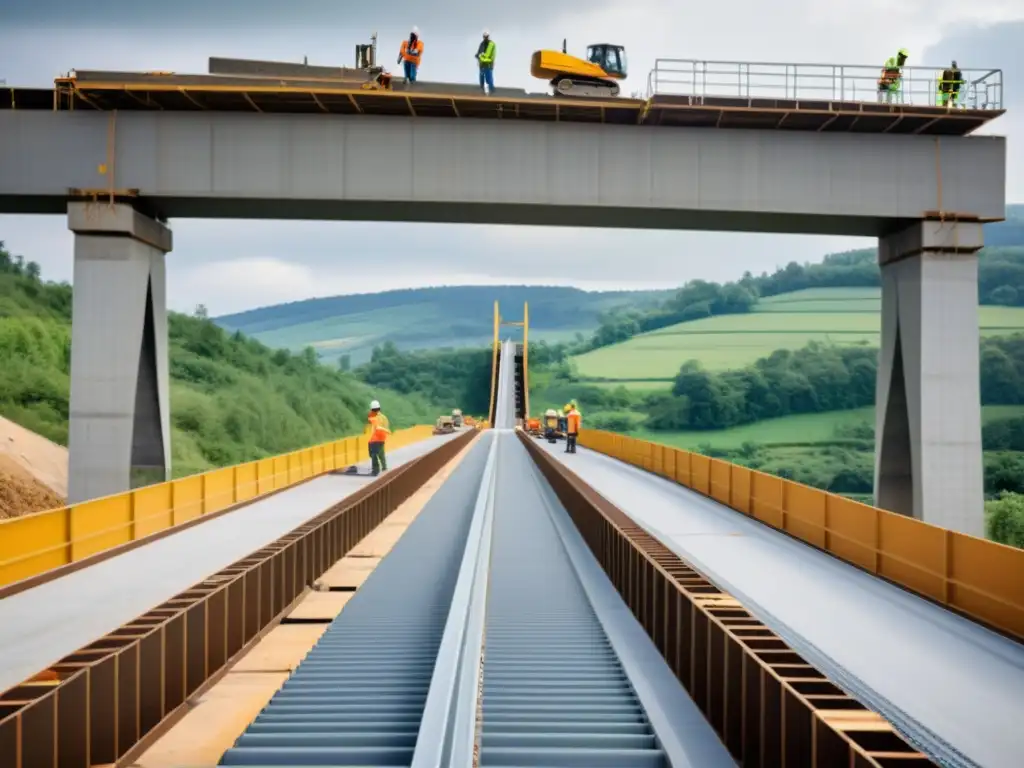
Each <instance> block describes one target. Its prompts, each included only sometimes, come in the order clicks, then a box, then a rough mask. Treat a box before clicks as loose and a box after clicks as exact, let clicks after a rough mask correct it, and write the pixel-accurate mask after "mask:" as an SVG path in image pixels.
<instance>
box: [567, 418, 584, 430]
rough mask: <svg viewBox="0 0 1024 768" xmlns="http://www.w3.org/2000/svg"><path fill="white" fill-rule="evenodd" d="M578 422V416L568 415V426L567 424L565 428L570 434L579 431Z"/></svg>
mask: <svg viewBox="0 0 1024 768" xmlns="http://www.w3.org/2000/svg"><path fill="white" fill-rule="evenodd" d="M580 421H581V419H580V415H579V414H578V413H570V414H569V417H568V424H567V427H568V429H569V431H570V432H574V433H575V432H579V431H580Z"/></svg>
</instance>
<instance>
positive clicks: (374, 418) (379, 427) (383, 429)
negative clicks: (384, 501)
mask: <svg viewBox="0 0 1024 768" xmlns="http://www.w3.org/2000/svg"><path fill="white" fill-rule="evenodd" d="M366 421H367V425H368V432H369V435H370V439H369V444H370V446H369V447H370V462H371V464H372V465H373V468H372V470H371V471H370V474H371V475H373V476H374V477H376V476H377V475H379V474H380V473H381V472H387V471H388V460H387V457H386V456H385V455H384V443H385V442H387V439H388V435H390V434H391V429H390V426H389V424H388V417H387V416H385V415H384V414H383V413H381V412H380V403H379V402H377V401H376V400H374V401H373V402H372V403H370V415H369V416H368V417H367V419H366Z"/></svg>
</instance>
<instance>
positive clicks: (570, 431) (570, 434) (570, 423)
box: [565, 404, 583, 453]
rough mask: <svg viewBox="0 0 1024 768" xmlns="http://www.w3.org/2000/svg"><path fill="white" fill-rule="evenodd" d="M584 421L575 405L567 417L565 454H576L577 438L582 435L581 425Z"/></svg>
mask: <svg viewBox="0 0 1024 768" xmlns="http://www.w3.org/2000/svg"><path fill="white" fill-rule="evenodd" d="M582 421H583V417H582V416H581V415H580V412H579V411H578V410H576V406H575V404H574V405H573V406H572V409H571V410H570V411H569V414H568V415H567V416H566V429H565V452H566V453H576V438H577V437H579V434H580V423H581V422H582Z"/></svg>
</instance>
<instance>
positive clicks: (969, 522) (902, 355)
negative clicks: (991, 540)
mask: <svg viewBox="0 0 1024 768" xmlns="http://www.w3.org/2000/svg"><path fill="white" fill-rule="evenodd" d="M983 243H984V236H983V232H982V225H981V224H980V223H977V222H963V221H961V222H956V221H945V222H940V221H930V220H929V221H922V222H918V223H915V224H913V225H912V226H910V227H908V228H906V229H904V230H901V231H899V232H896V233H894V234H891V235H888V236H885V237H882V238H880V239H879V249H878V258H879V265H880V266H881V270H882V335H881V348H880V351H879V360H878V384H877V390H876V397H875V406H876V415H875V503H876V504H877V505H878V506H879V507H881V508H883V509H888V510H891V511H893V512H898V513H901V514H904V515H908V516H911V517H914V518H917V519H918V520H923V521H925V522H928V523H932V524H934V525H939V526H942V527H944V528H949V529H952V530H955V531H961V532H963V533H967V534H971V535H974V536H984V509H983V501H984V469H983V463H982V453H981V382H980V369H979V349H978V345H979V332H978V251H979V250H981V247H982V245H983Z"/></svg>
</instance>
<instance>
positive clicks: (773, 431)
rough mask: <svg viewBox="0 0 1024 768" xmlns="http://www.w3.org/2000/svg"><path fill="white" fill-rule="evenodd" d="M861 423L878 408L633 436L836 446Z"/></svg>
mask: <svg viewBox="0 0 1024 768" xmlns="http://www.w3.org/2000/svg"><path fill="white" fill-rule="evenodd" d="M1022 415H1024V406H1021V405H986V406H984V407H983V408H982V420H983V421H985V422H988V421H992V420H994V419H1005V418H1009V417H1012V416H1022ZM861 423H868V424H872V425H873V424H874V423H875V409H874V407H867V408H855V409H853V410H849V411H830V412H828V413H804V414H799V415H797V416H785V417H783V418H781V419H766V420H764V421H759V422H757V423H755V424H745V425H743V426H741V427H733V428H731V429H720V430H715V431H709V432H649V431H647V430H641V431H637V432H634V433H632V434H633V436H634V437H640V438H643V439H644V440H651V441H653V442H656V443H663V444H665V445H672V446H675V447H676V448H687V449H691V450H692V449H694V448H696V447H697V446H699V445H710V446H711V447H713V448H720V449H734V448H740V447H742V446H743V444H744V443H759V444H761V445H796V444H801V445H806V444H808V443H827V442H832V441H834V440H835V439H836V436H835V430H836V427H838V426H853V425H856V424H861Z"/></svg>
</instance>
